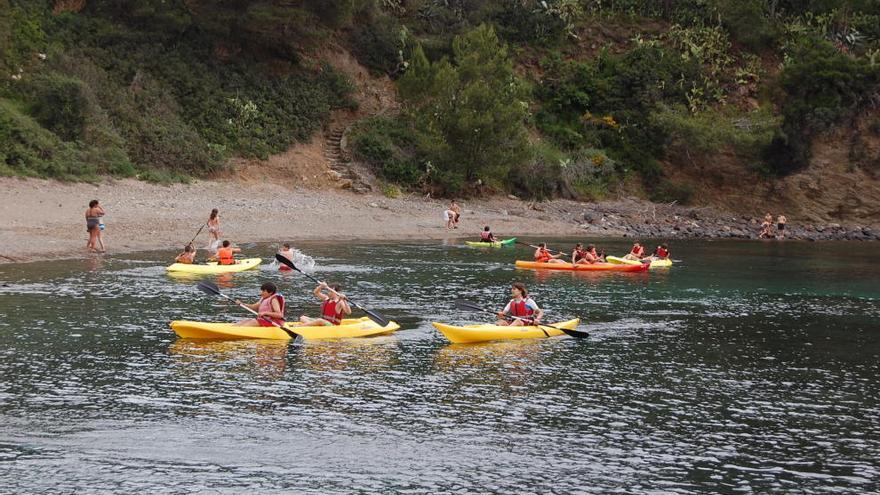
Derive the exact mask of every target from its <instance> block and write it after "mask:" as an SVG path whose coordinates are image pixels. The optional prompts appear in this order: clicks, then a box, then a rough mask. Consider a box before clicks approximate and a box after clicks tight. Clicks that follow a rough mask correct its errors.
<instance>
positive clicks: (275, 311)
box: [226, 241, 284, 327]
mask: <svg viewBox="0 0 880 495" xmlns="http://www.w3.org/2000/svg"><path fill="white" fill-rule="evenodd" d="M226 242H229V241H226ZM235 303H236V304H241V305H244V306H247V307H248V308H251V309H252V310H254V311H256V312H257V313H258V315H259V316H258V317H257V318H248V319H247V320H241V321H239V322H237V323H236V325H238V326H244V327H273V326H275V325H273V324H272V323H271V322H273V321H274V322H275V323H278V324H279V325H283V324H284V296H282V295H281V294H279V293H278V288H277V287H275V284H273V283H272V282H265V283H264V284H263V285H261V286H260V300H259V301H257V302H255V303H253V304H244V303H243V302H241V301H239V300H238V299H236V300H235Z"/></svg>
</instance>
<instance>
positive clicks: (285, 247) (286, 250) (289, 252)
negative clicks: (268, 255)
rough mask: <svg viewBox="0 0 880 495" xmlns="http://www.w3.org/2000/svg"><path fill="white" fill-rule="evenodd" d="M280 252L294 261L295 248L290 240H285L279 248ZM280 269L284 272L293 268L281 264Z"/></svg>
mask: <svg viewBox="0 0 880 495" xmlns="http://www.w3.org/2000/svg"><path fill="white" fill-rule="evenodd" d="M278 254H280V255H281V256H284V257H285V258H287V259H288V260H290V261H291V262H293V257H294V252H293V248H291V247H290V243H289V242H285V243H284V244H282V245H281V249H279V250H278ZM278 269H279V270H281V271H283V272H286V271H291V270H293V268H290V267H289V266H287V265H279V266H278Z"/></svg>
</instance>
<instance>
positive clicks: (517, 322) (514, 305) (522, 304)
mask: <svg viewBox="0 0 880 495" xmlns="http://www.w3.org/2000/svg"><path fill="white" fill-rule="evenodd" d="M510 295H511V296H512V297H513V298H512V299H511V300H510V302H508V303H507V306H504V309H502V310H501V311H499V312H498V321H497V322H495V324H496V325H501V326H522V325H535V324H537V323H540V321H541V317H543V316H544V310H543V309H541V308H540V307H538V303H536V302H535V300H534V299H532V298H531V297H529V291H528V289H526V286H525V285H523V284H522V283H521V282H514V283H513V284H512V285H511V286H510ZM508 314H509V315H510V316H516V317H517V318H514V319H512V320H510V321H508V320H507V315H508Z"/></svg>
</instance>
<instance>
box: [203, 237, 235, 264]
mask: <svg viewBox="0 0 880 495" xmlns="http://www.w3.org/2000/svg"><path fill="white" fill-rule="evenodd" d="M231 246H232V243H230V242H229V240H224V241H223V247H221V248H220V249H218V250H217V254H215V255H214V256H211V257H210V258H208V261H216V262H217V263H218V264H221V265H234V264H235V263H236V261H235V256H233V255H234V254H235V253H240V252H241V248H237V247H231Z"/></svg>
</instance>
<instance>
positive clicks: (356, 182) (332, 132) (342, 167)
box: [324, 125, 373, 193]
mask: <svg viewBox="0 0 880 495" xmlns="http://www.w3.org/2000/svg"><path fill="white" fill-rule="evenodd" d="M345 129H346V128H345V127H344V126H341V125H336V126H333V127H330V128H329V129H328V130H327V131H326V132H325V133H324V157H325V158H327V161H329V162H330V169H331V170H332V171H333V172H332V174H333V177H334V178H335V179H338V180H339V182H340V186H341V187H342V188H343V189H351V190H352V191H353V192H356V193H367V192H369V191H371V190H372V189H373V188H372V187H370V185H369V184H367V183H366V182H364V180H363V179H362V178H361V177H360V175H359V174H358V173H357V172H356V171H355V170H354V169H353V168H352V166H351V157H350V156H348V154H347V153H346V152H345V149H344V145H343V139H344V137H345Z"/></svg>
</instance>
